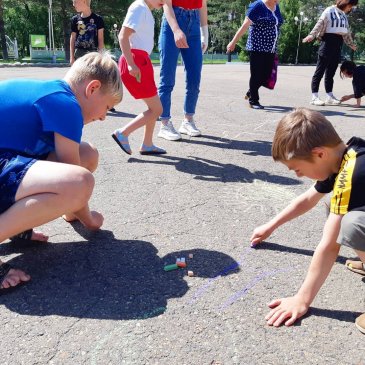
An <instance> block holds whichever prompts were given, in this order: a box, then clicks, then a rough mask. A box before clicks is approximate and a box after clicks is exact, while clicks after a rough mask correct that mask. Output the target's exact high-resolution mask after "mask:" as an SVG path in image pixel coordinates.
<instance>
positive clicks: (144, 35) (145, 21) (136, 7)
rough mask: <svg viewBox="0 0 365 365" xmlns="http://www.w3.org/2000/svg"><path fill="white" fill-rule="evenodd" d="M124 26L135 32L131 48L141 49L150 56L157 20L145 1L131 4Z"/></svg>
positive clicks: (130, 39)
mask: <svg viewBox="0 0 365 365" xmlns="http://www.w3.org/2000/svg"><path fill="white" fill-rule="evenodd" d="M122 26H123V27H127V28H131V29H133V30H134V33H133V34H132V35H131V36H130V38H129V44H130V46H131V48H134V49H141V50H143V51H146V52H147V53H148V54H150V53H151V52H152V50H153V35H154V28H155V19H154V18H153V15H152V12H151V10H150V8H149V7H148V6H147V4H146V3H145V2H144V0H136V1H134V2H133V3H132V4H131V6H130V7H129V8H128V12H127V15H126V17H125V19H124V22H123V25H122Z"/></svg>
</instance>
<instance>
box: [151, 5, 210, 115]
mask: <svg viewBox="0 0 365 365" xmlns="http://www.w3.org/2000/svg"><path fill="white" fill-rule="evenodd" d="M173 9H174V12H175V16H176V20H177V22H178V24H179V27H180V28H181V30H182V31H183V32H184V33H185V36H186V40H187V42H188V45H189V48H181V49H180V48H177V47H176V45H175V40H174V34H173V32H172V30H171V28H170V26H169V24H168V22H167V20H166V18H165V16H163V18H162V23H161V32H160V38H159V49H160V63H161V70H160V84H159V87H158V94H159V96H160V99H161V103H162V107H163V112H162V114H161V119H170V118H171V115H170V111H171V93H172V90H173V88H174V86H175V76H176V67H177V60H178V57H179V53H180V52H181V56H182V59H183V61H184V65H185V83H186V94H185V101H184V113H185V114H186V115H190V116H192V115H194V114H195V108H196V104H197V102H198V96H199V91H200V90H199V86H200V78H201V71H202V65H203V54H202V48H201V39H200V15H199V10H185V9H182V8H178V7H174V8H173Z"/></svg>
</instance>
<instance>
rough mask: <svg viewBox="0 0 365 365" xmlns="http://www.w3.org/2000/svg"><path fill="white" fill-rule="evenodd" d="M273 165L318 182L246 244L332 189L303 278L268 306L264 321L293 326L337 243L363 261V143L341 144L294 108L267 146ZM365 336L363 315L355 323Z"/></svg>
mask: <svg viewBox="0 0 365 365" xmlns="http://www.w3.org/2000/svg"><path fill="white" fill-rule="evenodd" d="M272 155H273V158H274V160H275V161H280V162H282V163H283V164H284V165H286V166H287V167H288V168H289V170H293V171H294V172H295V173H296V175H297V176H298V177H302V176H306V177H309V178H311V179H315V180H317V182H316V183H315V185H313V186H312V187H311V188H309V189H308V190H307V191H306V192H305V193H303V194H301V195H300V196H298V197H297V198H296V199H294V200H293V201H292V202H291V203H290V204H289V205H288V206H287V207H286V208H285V209H284V210H283V211H282V212H280V213H279V214H278V215H277V216H276V217H274V218H273V219H271V220H270V221H269V222H267V223H266V224H264V225H262V226H260V227H257V228H256V229H255V230H254V232H253V235H252V237H251V246H255V245H257V244H259V243H260V242H261V241H263V240H265V239H266V238H267V237H269V236H270V235H271V234H272V233H273V232H274V230H275V229H277V228H278V227H279V226H281V225H282V224H284V223H286V222H288V221H289V220H291V219H294V218H296V217H299V216H300V215H302V214H304V213H306V212H308V211H309V210H310V209H312V208H314V207H315V206H316V205H317V203H318V202H319V201H320V199H321V198H322V197H324V196H325V195H326V194H327V193H329V192H331V191H332V199H331V204H330V212H329V215H328V218H327V221H326V223H325V225H324V228H323V235H322V239H321V241H320V243H319V244H318V246H317V248H316V250H315V252H314V255H313V258H312V262H311V264H310V267H309V269H308V273H307V276H306V278H305V280H304V282H303V284H302V286H301V288H300V289H299V291H298V292H297V294H295V295H294V296H293V297H289V298H281V299H276V300H274V301H272V302H271V303H270V304H269V307H270V308H271V311H270V313H268V315H267V316H266V318H265V319H266V320H267V323H268V324H269V325H273V326H276V327H277V326H280V325H281V324H282V323H285V325H286V326H290V325H292V324H293V323H294V322H295V321H296V320H297V319H298V318H300V317H302V316H303V315H304V314H305V313H306V312H307V311H308V309H309V306H310V305H311V303H312V301H313V300H314V298H315V296H316V295H317V293H318V291H319V289H320V288H321V286H322V284H323V283H324V281H325V280H326V278H327V276H328V274H329V273H330V270H331V268H332V266H333V264H334V262H335V261H336V258H337V256H338V253H339V250H340V245H344V246H348V247H351V248H353V249H354V250H355V252H356V253H357V255H358V256H359V258H360V260H361V262H362V264H361V262H360V264H361V266H363V264H364V263H365V194H364V186H365V141H364V140H362V139H361V138H356V137H353V138H351V139H350V141H349V142H348V143H347V144H345V143H344V142H343V141H342V140H341V139H340V137H339V136H338V134H337V133H336V131H335V129H334V128H333V126H332V125H331V123H330V122H329V121H328V120H327V119H326V118H325V117H324V115H322V114H321V113H319V112H315V111H313V110H309V109H306V108H300V109H297V110H295V111H293V112H291V113H289V114H287V115H286V116H284V117H283V118H282V119H281V121H280V122H279V124H278V126H277V128H276V132H275V136H274V141H273V145H272ZM356 326H357V328H358V329H359V330H360V331H361V332H363V333H365V314H362V315H361V316H359V317H358V318H357V319H356Z"/></svg>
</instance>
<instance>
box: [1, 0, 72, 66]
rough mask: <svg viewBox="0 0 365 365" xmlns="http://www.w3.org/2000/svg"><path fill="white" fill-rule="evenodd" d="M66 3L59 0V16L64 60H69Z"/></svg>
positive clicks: (69, 32)
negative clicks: (60, 18)
mask: <svg viewBox="0 0 365 365" xmlns="http://www.w3.org/2000/svg"><path fill="white" fill-rule="evenodd" d="M0 1H1V0H0ZM67 3H68V1H67ZM67 3H66V0H61V17H62V29H63V48H64V49H65V58H66V61H70V34H71V30H70V28H71V22H70V19H69V18H68V15H67V10H66V9H67Z"/></svg>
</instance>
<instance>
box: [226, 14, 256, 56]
mask: <svg viewBox="0 0 365 365" xmlns="http://www.w3.org/2000/svg"><path fill="white" fill-rule="evenodd" d="M251 24H252V21H251V20H250V19H249V18H247V16H246V18H245V20H244V21H243V23H242V25H241V27H240V28H239V29H238V30H237V32H236V34H235V35H234V37H233V39H232V40H231V41H230V42H229V43H228V45H227V52H233V51H234V49H235V48H236V44H237V42H238V41H239V40H240V39H241V38H242V36H243V35H244V34H245V33H246V31H247V29H248V28H249V26H250V25H251Z"/></svg>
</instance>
